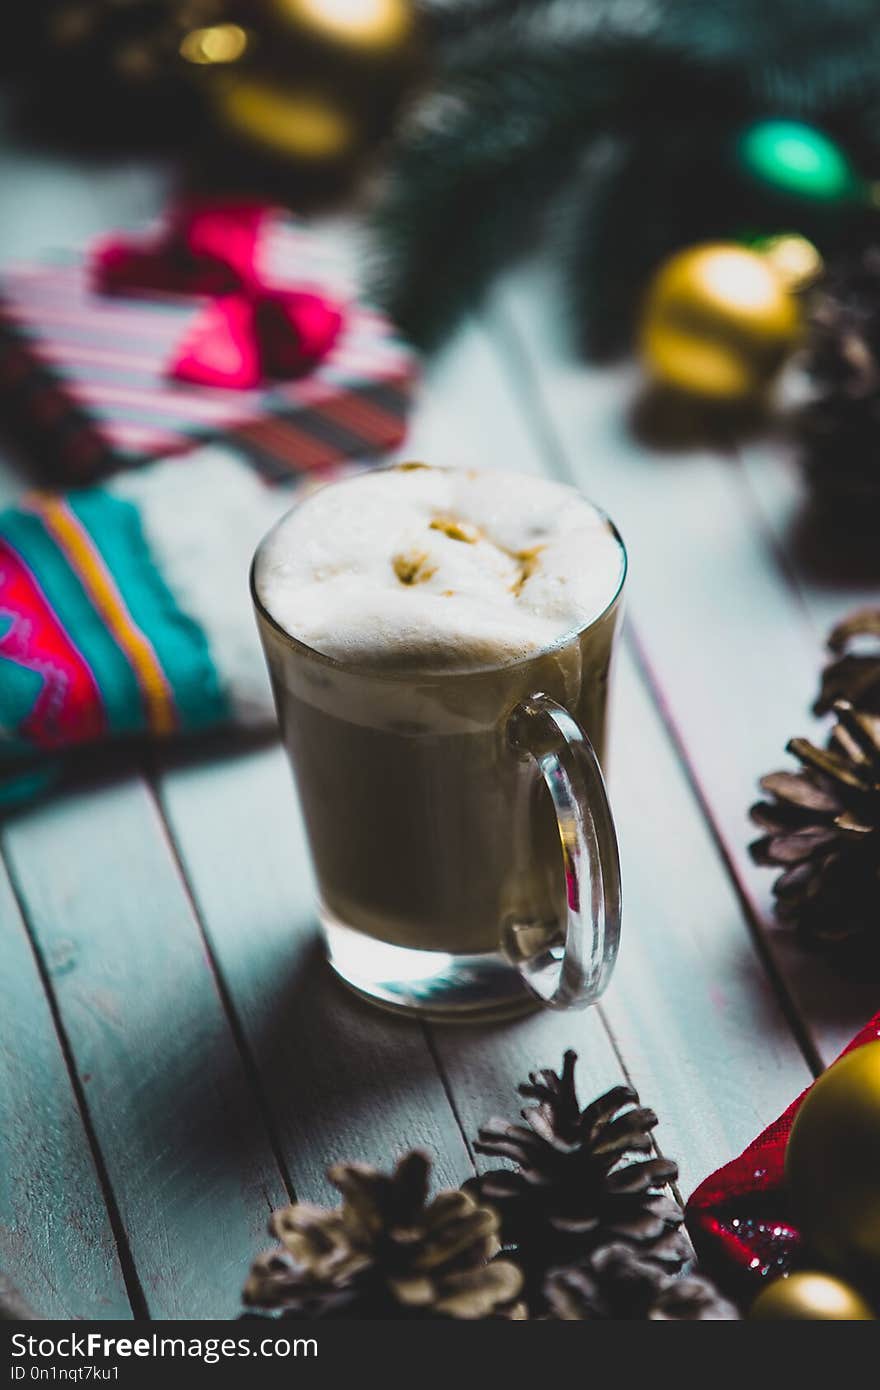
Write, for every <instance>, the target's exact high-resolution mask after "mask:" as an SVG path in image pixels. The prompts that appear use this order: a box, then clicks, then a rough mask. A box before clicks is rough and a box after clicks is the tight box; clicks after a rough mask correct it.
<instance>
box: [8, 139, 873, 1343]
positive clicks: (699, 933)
mask: <svg viewBox="0 0 880 1390" xmlns="http://www.w3.org/2000/svg"><path fill="white" fill-rule="evenodd" d="M164 191H165V187H164V179H163V177H162V174H161V172H160V171H158V170H153V169H151V168H149V167H144V166H141V165H137V166H130V167H121V166H113V165H105V166H100V167H86V166H83V165H79V166H78V165H76V164H75V163H73V162H71V161H60V160H54V159H50V158H48V157H39V156H37V155H35V154H33V153H31V154H24V153H22V152H20V151H16V150H14V149H8V150H7V152H6V154H5V155H4V156H3V157H2V161H0V248H2V256H3V258H4V259H5V260H10V259H14V258H15V257H16V256H20V255H22V254H28V255H31V254H33V253H35V252H38V251H39V250H40V249H41V248H43V247H48V246H52V245H57V244H58V243H59V241H61V242H65V241H68V240H70V239H72V238H73V239H81V238H82V237H85V236H89V235H91V234H93V233H96V232H99V231H105V230H107V229H108V228H112V227H116V226H125V225H135V224H137V223H138V222H139V221H141V220H142V219H143V218H144V217H145V216H147V215H150V214H152V213H153V212H154V211H155V210H156V209H157V208H158V207H159V206H160V205H161V200H162V197H163V193H164ZM561 305H562V301H561V298H560V296H559V294H558V291H557V288H556V286H555V283H554V280H553V275H552V271H551V270H549V269H542V268H540V267H538V268H536V267H530V268H526V269H524V270H520V271H518V272H517V273H516V274H514V275H511V276H508V277H507V278H506V279H505V280H504V282H503V283H502V284H501V285H500V286H498V287H497V289H496V290H495V291H494V292H493V293H492V295H491V297H490V299H489V301H488V303H487V304H486V306H485V308H484V310H483V311H482V312H481V313H480V315H479V317H474V318H473V320H471V321H470V322H468V323H467V324H466V325H465V326H464V327H463V328H462V330H461V332H460V333H459V334H458V336H457V337H456V338H455V340H454V342H452V343H451V344H450V345H449V347H448V349H447V350H446V351H444V353H443V354H442V355H441V356H440V357H439V358H438V359H437V360H436V361H435V362H433V363H432V364H430V365H429V370H428V376H427V383H426V386H425V390H424V393H423V395H422V397H421V399H420V403H419V405H418V409H417V410H416V413H415V416H414V419H413V423H412V429H411V433H410V436H409V439H408V441H407V444H406V447H405V450H404V451H403V452H404V453H405V454H406V455H408V456H411V457H422V458H426V459H429V460H432V461H442V462H454V463H464V464H470V465H478V466H480V467H484V466H487V465H491V466H497V467H502V468H507V469H520V470H523V471H526V472H536V473H537V472H543V473H547V474H549V475H551V476H553V477H556V478H559V479H563V480H565V481H569V482H574V483H577V484H578V485H580V486H582V487H583V488H584V489H585V490H586V491H587V492H588V493H589V494H590V495H591V496H593V497H594V498H595V499H596V500H597V501H599V502H600V503H601V504H602V505H603V506H605V507H606V509H607V510H608V511H609V512H610V513H611V515H612V516H613V517H614V518H615V520H616V521H617V523H618V524H619V526H620V528H621V531H622V533H623V535H624V537H625V539H626V542H627V544H628V548H629V552H630V559H631V573H630V580H629V606H628V614H629V616H628V625H627V631H626V635H625V638H624V641H623V644H622V650H621V658H620V662H619V667H618V675H617V687H616V691H615V694H614V718H613V726H612V743H611V754H610V785H611V793H612V798H613V803H614V809H615V813H616V817H617V821H618V827H619V834H620V840H621V850H622V858H623V873H624V900H625V908H624V933H623V944H622V949H621V955H620V960H619V964H618V967H617V972H616V975H615V978H614V980H613V983H612V985H611V987H610V989H609V991H608V993H607V995H606V997H605V999H604V1000H603V1002H602V1004H601V1006H600V1007H597V1008H593V1009H591V1010H588V1011H587V1012H585V1013H577V1014H565V1015H557V1014H552V1013H543V1014H540V1015H535V1016H531V1017H529V1018H527V1019H525V1020H522V1021H519V1022H515V1023H505V1024H501V1025H495V1026H492V1027H480V1028H478V1027H471V1028H464V1029H454V1028H449V1027H446V1028H443V1027H430V1026H425V1025H420V1024H417V1023H408V1022H404V1021H401V1020H397V1019H392V1018H389V1017H387V1016H384V1015H382V1014H380V1013H377V1012H374V1011H372V1010H371V1009H370V1008H369V1007H368V1006H366V1005H363V1004H360V1003H359V1002H358V1001H356V1000H354V999H353V998H351V997H349V996H348V995H347V994H346V993H344V992H343V990H342V989H341V988H340V987H338V986H337V985H336V984H335V983H334V982H333V981H332V980H331V979H330V978H329V974H328V971H327V969H326V967H325V966H324V964H323V962H322V960H321V957H320V952H319V950H318V948H317V946H316V941H315V919H314V913H313V908H312V881H311V871H310V867H309V863H308V858H307V854H306V850H305V847H304V843H303V837H302V832H301V827H300V820H299V814H298V810H297V805H296V800H295V796H294V792H293V788H292V785H291V780H290V776H289V773H288V770H287V766H286V764H285V761H284V758H283V755H282V752H281V750H280V748H279V747H278V746H277V744H275V743H268V742H267V743H265V744H263V745H261V746H256V747H255V746H253V745H251V746H250V747H245V746H241V745H239V744H237V743H236V741H235V740H234V739H232V738H225V739H223V740H220V741H215V742H213V743H212V744H211V745H210V747H209V748H208V749H201V750H199V749H196V750H193V749H188V750H187V752H186V753H185V754H181V753H179V752H170V751H169V752H164V753H163V754H162V756H161V757H159V758H156V759H155V760H153V761H151V762H150V763H149V765H144V766H132V765H131V764H130V763H129V764H126V765H120V764H119V763H116V764H114V765H111V766H110V767H109V768H108V767H107V765H106V764H105V763H102V762H96V766H95V771H94V775H93V776H91V777H89V778H88V779H87V780H83V781H82V782H81V783H80V784H79V785H77V787H76V788H75V789H74V790H72V791H70V792H69V793H67V794H65V795H63V796H58V797H56V798H55V799H53V800H49V801H47V802H44V803H43V804H41V805H40V806H38V807H35V808H32V809H29V810H27V811H25V812H21V813H19V814H18V815H16V816H15V817H13V818H11V819H9V820H8V821H7V822H6V823H5V824H4V825H3V827H2V835H0V843H2V864H0V936H2V948H0V949H2V962H3V964H2V969H0V1270H2V1271H4V1272H5V1273H6V1274H7V1275H8V1276H10V1277H11V1278H12V1280H13V1281H14V1283H16V1284H17V1285H18V1286H19V1288H20V1289H21V1290H22V1292H23V1293H24V1294H25V1295H26V1297H27V1298H28V1299H29V1300H31V1301H32V1303H33V1304H34V1306H35V1307H36V1308H37V1309H38V1310H39V1311H41V1312H42V1313H43V1314H45V1315H49V1316H54V1317H61V1318H69V1317H83V1318H90V1317H95V1318H98V1317H106V1318H129V1317H131V1316H133V1315H135V1316H140V1317H143V1316H151V1317H154V1318H167V1317H178V1318H195V1317H209V1318H226V1317H232V1316H234V1315H235V1313H236V1311H237V1308H238V1294H239V1290H240V1287H241V1284H242V1282H243V1279H244V1276H245V1274H246V1271H247V1268H248V1265H249V1262H250V1260H251V1258H252V1256H253V1255H254V1254H255V1253H256V1252H257V1251H258V1250H260V1249H262V1248H264V1247H265V1245H266V1244H267V1238H266V1234H265V1225H266V1218H267V1216H268V1213H269V1211H270V1210H271V1209H272V1208H273V1207H275V1206H277V1205H279V1204H281V1203H283V1202H284V1201H285V1200H287V1199H288V1196H289V1194H292V1193H295V1194H296V1196H297V1197H299V1198H302V1199H306V1200H309V1201H318V1202H322V1201H325V1200H327V1199H329V1198H331V1196H332V1189H331V1188H330V1187H329V1184H328V1183H327V1180H326V1178H325V1176H324V1170H325V1167H326V1165H327V1164H328V1163H329V1162H331V1161H333V1160H335V1159H361V1160H365V1161H370V1162H376V1163H381V1164H385V1163H387V1162H388V1159H389V1157H390V1156H391V1155H392V1154H394V1153H399V1152H401V1151H402V1150H404V1149H405V1148H407V1147H408V1146H410V1145H414V1144H418V1145H422V1146H425V1147H427V1148H428V1149H430V1150H431V1151H432V1152H433V1153H434V1154H435V1155H436V1179H437V1182H438V1184H441V1185H448V1184H456V1183H458V1182H460V1181H461V1180H462V1179H464V1178H466V1177H467V1176H468V1175H469V1174H470V1173H471V1172H472V1171H473V1165H474V1163H475V1162H476V1163H477V1164H479V1163H481V1162H482V1160H481V1159H480V1158H479V1157H476V1158H475V1157H474V1154H473V1150H472V1147H471V1140H472V1138H473V1136H474V1134H475V1131H476V1128H477V1126H478V1124H479V1123H480V1121H482V1120H483V1119H485V1118H486V1117H487V1116H488V1115H489V1114H491V1113H496V1114H504V1115H510V1116H513V1115H514V1114H515V1112H516V1108H517V1102H516V1097H515V1094H514V1087H515V1085H516V1083H517V1081H519V1080H520V1079H522V1078H523V1077H524V1075H525V1073H526V1072H527V1071H528V1070H529V1069H530V1068H531V1067H533V1066H535V1065H553V1066H555V1065H557V1064H558V1063H559V1060H560V1058H561V1054H562V1051H563V1049H564V1048H565V1047H569V1046H571V1047H575V1048H576V1049H577V1050H578V1052H579V1053H580V1058H581V1062H580V1072H579V1075H580V1085H581V1090H582V1093H583V1097H584V1099H585V1100H586V1099H588V1098H591V1097H592V1095H594V1094H598V1093H599V1092H600V1091H601V1090H603V1089H605V1088H606V1087H608V1086H610V1085H612V1084H614V1083H616V1082H618V1081H620V1079H621V1078H622V1077H624V1076H626V1077H628V1078H630V1079H631V1081H632V1083H633V1084H634V1085H635V1086H636V1088H637V1089H638V1090H639V1092H640V1094H641V1096H642V1099H643V1101H644V1102H645V1103H647V1104H650V1105H652V1106H653V1107H654V1108H655V1109H656V1110H657V1111H658V1112H659V1114H660V1125H659V1127H658V1130H657V1139H658V1143H659V1146H660V1147H661V1149H662V1150H663V1151H664V1152H665V1153H666V1154H668V1155H669V1156H671V1157H674V1158H676V1159H677V1160H678V1163H679V1165H680V1170H681V1183H680V1187H681V1191H682V1194H683V1195H685V1196H686V1195H687V1194H688V1193H689V1192H690V1191H691V1190H692V1188H693V1187H694V1186H695V1184H696V1183H697V1182H698V1181H699V1180H700V1179H701V1178H702V1177H704V1176H705V1175H706V1174H707V1173H708V1172H709V1171H710V1170H711V1169H712V1168H713V1167H715V1166H717V1165H718V1164H719V1163H721V1162H723V1161H724V1160H725V1159H727V1158H729V1157H731V1156H732V1155H733V1154H734V1153H736V1152H738V1151H739V1150H740V1149H741V1148H742V1146H743V1145H744V1144H745V1143H746V1142H747V1141H748V1140H749V1139H750V1138H751V1137H752V1136H753V1135H754V1134H755V1133H756V1132H757V1131H758V1129H760V1128H761V1127H762V1126H763V1125H764V1124H765V1123H766V1122H767V1121H769V1120H770V1119H771V1118H773V1117H774V1116H775V1115H776V1114H777V1113H778V1112H779V1111H780V1110H781V1109H782V1108H783V1107H784V1105H785V1104H786V1103H787V1102H788V1101H789V1100H790V1099H791V1098H792V1097H793V1096H794V1095H795V1094H796V1093H797V1092H798V1091H799V1090H800V1089H801V1088H802V1087H803V1086H804V1085H805V1084H806V1083H807V1082H808V1080H809V1079H810V1076H811V1073H812V1072H815V1071H817V1070H819V1069H820V1068H821V1067H822V1066H824V1065H827V1063H828V1062H829V1061H830V1060H831V1059H832V1058H833V1057H834V1055H835V1054H836V1052H837V1051H838V1050H839V1049H840V1048H841V1046H842V1045H843V1044H844V1043H845V1042H846V1041H848V1039H849V1038H850V1036H851V1035H852V1034H853V1032H854V1031H855V1030H856V1029H857V1027H858V1026H859V1025H860V1024H861V1023H863V1022H864V1020H865V1019H866V1018H867V1017H868V1016H869V1014H870V1013H871V1012H872V1011H873V1009H874V1008H876V1006H877V998H876V990H872V989H871V988H869V987H868V986H867V985H865V986H862V985H858V984H854V983H852V982H849V983H847V982H845V981H842V980H841V979H839V978H837V977H836V976H835V974H834V973H833V972H832V971H831V970H830V969H828V968H827V967H825V966H823V965H822V964H821V963H820V962H818V961H817V960H815V959H813V958H811V957H809V956H806V955H804V954H803V953H802V952H800V951H798V950H797V949H796V948H795V947H794V946H793V945H792V944H791V942H790V940H789V939H788V937H787V935H786V934H785V933H781V932H780V931H779V930H778V929H777V928H774V926H773V924H772V918H771V916H770V911H769V903H770V891H769V890H770V884H771V881H772V876H771V875H770V874H769V873H767V871H761V870H758V869H756V868H754V867H753V866H752V865H751V863H750V861H749V858H748V855H747V852H746V846H747V843H748V840H749V838H750V829H749V826H748V822H747V818H746V811H747V808H748V806H749V804H750V802H751V801H752V800H753V799H754V794H755V783H756V779H757V777H758V776H759V775H760V774H761V773H763V772H765V771H769V770H771V769H773V768H775V767H777V766H780V765H782V764H783V763H784V761H785V759H784V756H783V754H782V749H783V746H784V744H785V742H786V740H787V739H788V738H789V737H790V736H791V735H792V734H794V733H805V732H809V731H810V729H811V727H812V721H811V719H810V717H809V715H808V712H807V711H808V706H809V704H810V702H811V699H812V696H813V693H814V690H815V686H816V679H817V672H818V669H819V666H820V663H821V652H822V646H821V644H822V639H823V634H824V633H825V631H826V629H827V627H828V626H829V624H830V623H831V621H832V620H834V619H836V618H837V617H838V616H839V615H841V614H842V613H844V612H845V611H846V610H847V609H848V608H849V607H851V606H853V605H855V604H856V603H858V602H862V601H864V599H865V598H866V597H867V596H869V594H870V593H871V588H870V587H869V585H868V584H867V583H865V582H864V581H862V580H860V579H859V577H858V568H859V567H858V565H857V564H855V563H853V561H854V558H857V557H853V556H851V555H850V556H844V557H843V559H845V560H847V562H848V563H847V565H846V568H847V569H848V570H849V571H850V573H851V574H853V573H854V574H855V576H856V577H855V578H850V579H847V578H846V577H845V575H844V576H841V574H840V573H839V572H838V573H834V565H833V564H832V563H831V560H830V559H829V554H828V551H827V550H825V551H823V552H821V555H820V559H821V560H822V563H820V562H818V561H817V560H816V558H815V551H814V548H813V549H811V546H810V544H809V537H808V536H807V537H805V535H804V533H803V527H802V526H800V524H799V520H798V518H799V515H800V511H801V506H802V490H801V485H800V482H799V479H798V476H797V472H796V470H795V469H794V467H793V466H792V462H791V460H789V459H788V458H786V457H785V456H784V454H783V452H782V451H781V449H780V448H779V447H778V446H772V445H769V444H766V443H765V444H758V445H754V446H751V447H749V448H747V449H745V450H742V451H740V452H738V453H733V452H731V453H729V454H728V455H724V456H723V455H722V454H720V453H716V452H712V451H707V450H697V451H689V452H681V453H675V452H671V451H667V452H656V451H653V452H652V451H649V450H647V449H646V448H643V447H640V446H639V445H637V444H636V443H635V442H634V440H633V438H632V436H631V432H630V430H629V427H628V423H627V419H628V413H629V410H630V408H631V406H632V402H633V400H634V399H635V395H636V391H637V385H638V376H637V373H636V371H635V369H634V368H625V369H622V370H614V371H597V370H590V369H587V368H585V367H584V366H583V365H581V364H579V363H577V362H576V361H575V360H574V358H573V356H572V355H571V353H570V352H569V350H568V347H567V342H566V332H565V321H564V312H563V310H562V307H561ZM181 466H185V465H183V464H182V465H181ZM24 481H25V480H24V479H23V477H22V475H21V473H20V471H19V470H18V469H17V467H16V465H15V464H14V462H13V461H11V460H10V461H8V463H7V467H6V471H5V474H4V481H3V489H4V496H6V497H9V496H12V495H14V493H15V491H16V490H17V489H19V488H20V487H21V486H22V485H23V482H24ZM831 559H833V556H832V557H831ZM244 583H245V576H244V575H242V584H243V585H244ZM874 593H875V594H876V588H875V589H874Z"/></svg>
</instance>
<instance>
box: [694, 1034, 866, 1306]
mask: <svg viewBox="0 0 880 1390" xmlns="http://www.w3.org/2000/svg"><path fill="white" fill-rule="evenodd" d="M876 1038H880V1013H878V1014H875V1015H874V1017H873V1018H872V1019H871V1020H870V1021H869V1022H868V1023H866V1024H865V1026H864V1028H863V1029H862V1030H861V1032H859V1033H857V1034H856V1036H855V1037H854V1038H853V1040H852V1042H851V1043H850V1044H849V1046H848V1047H847V1048H845V1049H844V1054H843V1055H845V1054H846V1053H847V1052H852V1051H853V1050H854V1049H855V1048H857V1047H863V1046H864V1045H865V1043H869V1042H873V1041H874V1040H875V1039H876ZM809 1089H810V1088H809V1087H807V1090H806V1091H804V1092H803V1093H802V1094H801V1095H799V1096H798V1097H797V1099H796V1100H793V1101H792V1103H791V1105H790V1106H789V1107H788V1109H787V1110H785V1111H784V1112H783V1113H782V1114H781V1115H780V1116H779V1118H778V1120H774V1121H773V1123H772V1124H771V1125H768V1127H767V1128H766V1129H765V1130H764V1132H763V1133H762V1134H759V1135H758V1137H757V1139H753V1140H752V1142H751V1144H749V1146H748V1148H747V1149H745V1150H744V1151H743V1153H741V1154H740V1155H739V1158H734V1159H733V1160H732V1161H731V1162H730V1163H727V1164H725V1166H724V1167H723V1168H719V1169H718V1171H717V1172H715V1173H712V1174H711V1176H710V1177H708V1178H706V1179H705V1181H704V1182H702V1183H700V1186H699V1187H698V1188H697V1190H696V1191H695V1192H694V1193H693V1195H692V1196H691V1198H690V1200H689V1202H688V1204H687V1226H688V1230H689V1231H690V1234H691V1239H692V1241H693V1243H694V1247H695V1248H696V1251H697V1254H698V1255H699V1256H700V1258H701V1259H703V1260H704V1261H705V1262H706V1263H707V1264H709V1265H710V1266H711V1267H712V1268H713V1271H714V1272H715V1273H716V1275H717V1276H718V1278H719V1280H721V1281H723V1282H725V1283H727V1284H728V1285H729V1286H731V1287H733V1288H735V1289H737V1290H738V1291H739V1292H742V1293H744V1294H746V1295H747V1296H754V1294H755V1293H756V1292H757V1289H758V1287H760V1285H761V1284H762V1283H763V1282H764V1281H765V1280H766V1279H768V1278H771V1279H772V1278H775V1277H777V1276H778V1275H780V1274H785V1273H787V1272H788V1271H789V1270H791V1269H794V1268H796V1267H797V1263H798V1260H799V1259H800V1258H801V1255H802V1249H803V1236H802V1234H801V1231H800V1229H799V1227H798V1223H797V1219H796V1216H795V1214H794V1212H793V1211H792V1210H791V1204H790V1202H789V1198H788V1193H787V1191H786V1187H785V1149H786V1145H787V1144H788V1136H789V1134H790V1133H791V1127H792V1125H793V1123H794V1117H795V1115H796V1114H797V1112H798V1110H799V1109H800V1107H801V1105H802V1103H803V1100H804V1097H805V1096H806V1095H807V1093H808V1091H809Z"/></svg>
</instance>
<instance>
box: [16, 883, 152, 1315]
mask: <svg viewBox="0 0 880 1390" xmlns="http://www.w3.org/2000/svg"><path fill="white" fill-rule="evenodd" d="M0 952H2V961H3V965H2V968H0V1019H2V1025H3V1032H2V1037H0V1278H2V1277H3V1276H5V1277H6V1278H7V1279H9V1280H10V1281H11V1283H12V1284H13V1285H14V1286H15V1287H16V1288H17V1289H18V1290H19V1291H20V1293H21V1294H22V1296H23V1297H24V1298H25V1300H26V1301H27V1303H28V1304H29V1305H30V1306H31V1307H32V1308H33V1309H34V1310H35V1311H36V1312H37V1313H38V1314H39V1315H40V1317H43V1318H62V1319H69V1318H113V1319H119V1318H130V1317H131V1307H130V1304H129V1301H128V1296H127V1294H126V1290H125V1282H124V1279H123V1274H122V1270H121V1268H120V1264H119V1258H118V1255H117V1250H116V1240H115V1238H114V1235H113V1230H112V1228H111V1223H110V1217H109V1213H108V1210H107V1206H106V1204H105V1199H104V1192H103V1189H102V1187H101V1183H100V1180H99V1177H98V1174H97V1172H96V1169H95V1163H94V1158H93V1155H92V1151H91V1148H90V1145H89V1140H88V1136H87V1134H86V1130H85V1126H84V1124H83V1119H82V1115H81V1113H80V1109H79V1106H78V1104H77V1100H76V1096H75V1094H74V1089H73V1085H72V1082H71V1078H70V1074H69V1072H68V1069H67V1064H66V1062H65V1058H64V1054H63V1051H62V1048H61V1044H60V1042H59V1039H58V1035H57V1032H56V1030H55V1023H54V1020H53V1018H52V1014H51V1011H50V1009H49V1005H48V1002H47V1000H46V995H45V991H44V989H43V981H42V979H41V978H40V974H39V970H38V968H37V962H36V960H35V959H34V954H33V951H32V949H31V944H30V941H29V939H28V935H27V930H26V927H25V924H24V922H23V921H22V918H21V914H20V913H19V910H18V905H17V903H16V901H15V898H14V896H13V892H12V888H11V886H10V883H9V880H8V878H7V875H6V870H5V868H4V866H3V864H2V862H0Z"/></svg>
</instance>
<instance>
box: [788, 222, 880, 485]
mask: <svg viewBox="0 0 880 1390" xmlns="http://www.w3.org/2000/svg"><path fill="white" fill-rule="evenodd" d="M806 365H807V370H808V372H809V373H810V376H811V377H812V379H813V382H814V384H815V387H816V394H815V396H814V398H813V399H812V400H811V401H810V402H809V403H808V404H807V405H806V406H805V407H804V409H803V410H802V411H801V413H800V417H799V420H798V423H797V433H798V436H799V439H800V443H801V446H802V450H803V462H804V466H805V469H806V472H807V475H808V477H809V479H810V481H811V483H812V484H813V486H814V487H815V488H816V490H817V492H819V493H820V494H822V495H823V496H824V497H825V498H826V499H827V500H830V501H835V500H836V501H838V502H845V501H850V502H862V503H864V502H870V503H871V504H872V508H873V505H875V504H876V505H880V246H872V247H870V248H869V249H868V250H867V251H865V252H864V253H863V254H862V255H861V256H860V257H858V258H854V259H851V260H845V261H842V262H841V263H839V264H838V265H837V266H835V267H833V268H832V269H831V270H830V271H829V272H828V273H827V275H826V277H825V279H824V280H823V282H822V284H821V285H820V287H819V288H818V289H817V291H816V292H815V297H814V299H813V303H812V310H811V313H810V328H809V338H808V346H807V361H806Z"/></svg>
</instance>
